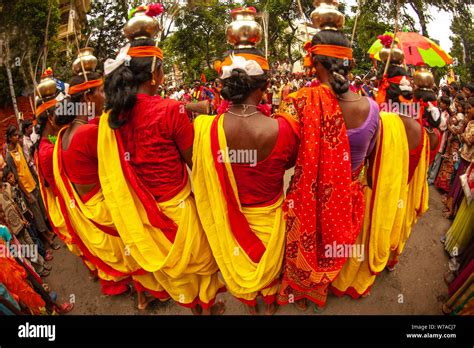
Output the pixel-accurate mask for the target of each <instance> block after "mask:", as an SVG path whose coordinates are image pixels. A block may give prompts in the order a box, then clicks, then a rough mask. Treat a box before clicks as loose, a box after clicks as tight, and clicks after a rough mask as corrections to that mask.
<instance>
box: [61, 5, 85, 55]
mask: <svg viewBox="0 0 474 348" xmlns="http://www.w3.org/2000/svg"><path fill="white" fill-rule="evenodd" d="M90 8H91V0H60V2H59V10H60V11H61V20H60V24H59V30H58V39H60V40H63V41H65V43H66V45H65V46H66V47H67V54H68V56H69V55H70V54H71V52H70V49H69V47H71V44H72V43H73V42H74V40H75V38H74V32H76V33H77V35H78V38H80V35H81V30H82V27H83V26H84V25H85V23H86V15H87V12H89V10H90Z"/></svg>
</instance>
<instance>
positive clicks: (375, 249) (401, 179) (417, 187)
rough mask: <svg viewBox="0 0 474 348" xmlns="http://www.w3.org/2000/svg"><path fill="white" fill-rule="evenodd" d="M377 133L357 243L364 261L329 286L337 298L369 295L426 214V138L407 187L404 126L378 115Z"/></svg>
mask: <svg viewBox="0 0 474 348" xmlns="http://www.w3.org/2000/svg"><path fill="white" fill-rule="evenodd" d="M380 117H381V130H380V133H379V138H378V140H377V145H376V149H375V160H374V163H373V164H372V166H371V168H370V169H369V170H370V171H371V176H372V178H373V184H372V188H370V187H368V186H367V178H365V180H364V181H365V186H364V194H365V199H366V207H365V209H366V210H365V211H366V213H365V217H364V225H363V230H362V233H361V234H360V235H359V236H358V238H357V242H356V244H360V245H364V250H365V257H364V258H363V260H360V259H358V258H349V259H348V261H347V262H346V263H345V265H344V267H343V268H342V270H341V272H340V273H339V275H338V277H337V278H336V279H335V280H334V282H333V283H332V285H331V289H332V290H333V291H334V292H335V293H336V294H337V295H340V296H342V295H344V294H348V295H350V296H351V297H353V298H358V297H359V296H362V295H365V294H367V293H368V292H369V291H370V288H371V287H372V285H373V283H374V281H375V277H376V275H377V274H379V273H380V272H382V271H383V270H384V269H385V267H386V266H387V264H388V263H389V260H390V258H391V257H392V258H393V257H394V255H396V256H398V255H400V253H401V252H402V250H403V247H404V245H405V243H406V241H407V239H408V237H409V235H410V231H411V228H412V226H413V225H414V224H415V223H416V221H417V217H418V216H420V215H421V214H422V213H424V212H425V211H426V210H427V207H428V191H427V179H426V172H427V165H428V161H429V158H428V156H429V142H428V137H426V136H425V137H424V143H423V152H422V156H421V159H420V162H419V164H418V166H417V169H416V171H415V174H414V176H413V178H412V180H411V182H410V184H408V170H409V148H408V140H407V137H406V131H405V127H404V125H403V121H402V120H401V119H400V117H399V116H398V115H397V114H393V113H386V112H381V113H380Z"/></svg>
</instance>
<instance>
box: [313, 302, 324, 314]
mask: <svg viewBox="0 0 474 348" xmlns="http://www.w3.org/2000/svg"><path fill="white" fill-rule="evenodd" d="M325 310H326V307H319V306H318V305H317V304H315V305H314V307H313V312H314V313H318V314H319V313H322V312H324V311H325Z"/></svg>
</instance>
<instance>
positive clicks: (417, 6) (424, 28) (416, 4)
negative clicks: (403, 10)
mask: <svg viewBox="0 0 474 348" xmlns="http://www.w3.org/2000/svg"><path fill="white" fill-rule="evenodd" d="M410 5H411V7H412V8H413V10H414V11H415V12H416V15H417V16H418V19H419V20H420V25H421V33H422V34H423V36H425V37H429V34H428V23H427V21H426V16H425V12H424V9H423V2H422V1H419V0H418V1H410Z"/></svg>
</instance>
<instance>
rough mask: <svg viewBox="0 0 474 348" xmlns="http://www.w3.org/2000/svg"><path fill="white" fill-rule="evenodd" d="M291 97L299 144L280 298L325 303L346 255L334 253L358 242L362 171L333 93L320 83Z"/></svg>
mask: <svg viewBox="0 0 474 348" xmlns="http://www.w3.org/2000/svg"><path fill="white" fill-rule="evenodd" d="M291 99H292V104H293V106H292V109H294V110H295V111H296V112H297V114H298V115H299V117H298V118H299V119H300V120H301V131H300V148H299V153H298V159H297V163H296V167H295V175H294V177H293V179H292V184H291V187H290V192H289V194H288V196H287V198H286V203H285V208H286V210H287V216H288V221H287V233H288V235H287V241H286V254H285V257H286V259H285V267H284V275H283V280H282V284H281V288H280V292H279V300H278V302H279V303H280V304H286V303H289V302H292V301H297V300H299V299H302V298H307V299H309V300H311V301H313V302H315V303H316V304H317V305H319V306H324V305H325V303H326V297H327V291H328V287H329V284H330V283H331V282H332V281H333V280H334V279H335V278H336V276H337V275H338V274H339V272H340V270H341V268H342V266H343V265H344V263H345V261H346V259H347V255H343V256H341V255H337V254H335V253H334V252H333V251H334V249H336V248H340V247H343V248H346V247H352V246H353V244H354V242H355V241H356V238H357V236H358V234H359V232H360V229H361V226H362V220H363V215H364V197H363V193H362V187H361V185H360V182H359V180H358V178H357V174H358V173H360V172H359V171H356V173H355V175H354V177H353V175H352V174H353V173H352V172H351V150H350V145H349V138H348V135H347V130H346V126H345V123H344V118H343V116H342V111H341V109H340V107H339V104H338V102H337V98H336V96H335V95H334V93H333V92H332V91H331V90H330V88H328V87H326V86H324V85H321V86H317V87H312V88H303V89H301V90H299V91H298V92H296V93H295V94H293V95H292V96H291ZM333 246H335V247H336V248H333Z"/></svg>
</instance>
